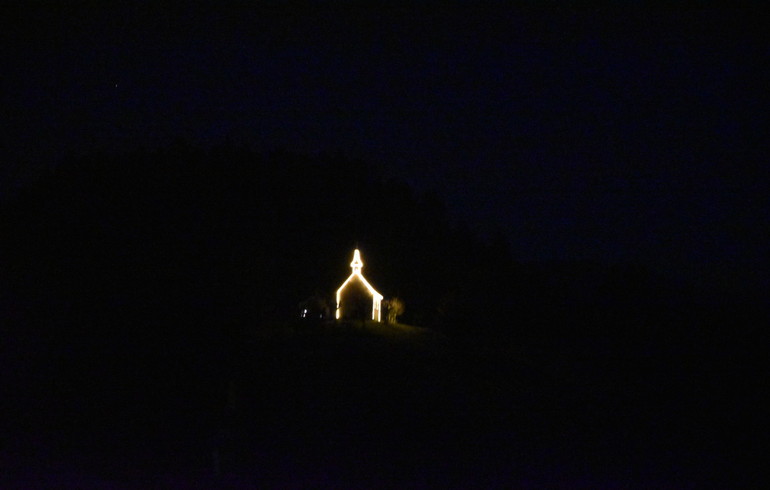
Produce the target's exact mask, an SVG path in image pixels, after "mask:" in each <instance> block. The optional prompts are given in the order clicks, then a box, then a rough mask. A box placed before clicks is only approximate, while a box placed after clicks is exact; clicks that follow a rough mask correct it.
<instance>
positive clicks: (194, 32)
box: [0, 6, 770, 270]
mask: <svg viewBox="0 0 770 490" xmlns="http://www.w3.org/2000/svg"><path fill="white" fill-rule="evenodd" d="M434 7H435V6H434ZM2 17H3V18H4V22H3V24H4V27H3V29H1V30H0V59H1V60H2V61H0V63H1V64H2V67H3V69H2V81H0V83H1V84H2V90H1V91H0V97H2V99H1V101H0V106H1V107H2V116H0V121H1V122H2V131H0V134H2V149H1V150H0V163H1V165H2V167H0V170H1V172H0V184H2V186H1V187H0V189H1V190H2V192H3V194H5V195H9V194H12V193H13V192H15V190H16V189H18V188H19V186H23V185H25V182H28V181H29V180H30V179H31V178H34V176H35V175H37V174H39V173H40V172H43V171H45V169H49V168H52V167H54V166H55V165H56V164H57V163H58V162H59V161H61V159H62V158H64V157H66V156H67V155H78V154H83V153H88V152H92V151H97V150H108V151H121V150H122V149H131V148H137V147H138V148H156V147H163V146H164V145H169V144H172V143H174V142H177V141H187V142H192V143H193V144H199V145H203V146H206V145H215V144H220V143H223V142H230V143H235V144H239V145H248V146H250V147H253V148H255V149H258V150H269V149H275V148H282V149H287V150H290V151H299V152H310V153H315V152H341V153H342V154H344V155H346V156H349V157H353V158H360V159H362V160H365V161H367V162H369V163H371V164H372V165H374V166H375V168H377V170H378V171H379V172H381V173H382V174H383V175H384V176H385V177H388V176H393V175H397V176H401V177H403V178H405V179H406V180H407V181H409V182H410V183H412V184H413V185H414V186H415V187H417V188H420V189H424V190H436V191H438V193H439V194H440V195H442V196H443V197H444V199H445V200H446V202H447V204H448V206H449V209H450V211H451V213H452V215H453V216H454V217H455V218H457V219H459V220H463V221H465V222H467V223H468V224H470V225H471V228H472V229H475V230H477V231H479V232H480V233H482V234H484V233H489V232H490V231H491V230H493V229H495V228H500V229H502V230H503V231H504V232H505V233H506V234H507V236H508V238H509V240H510V243H511V246H512V249H513V255H514V257H515V258H517V259H519V260H523V261H530V260H553V259H559V260H562V259H580V260H582V259H588V260H599V261H605V262H615V261H630V262H642V263H647V264H651V263H654V264H656V265H657V266H659V267H660V268H662V269H677V268H680V269H688V268H689V269H692V268H696V269H697V268H701V267H711V266H714V265H715V264H722V265H724V264H731V266H734V267H736V268H738V269H755V270H756V269H757V268H758V266H759V265H762V264H766V258H765V257H764V254H765V253H766V250H765V249H764V247H763V246H762V242H763V240H762V237H763V236H764V235H765V234H766V232H767V222H768V201H767V188H768V184H769V183H770V182H769V181H768V178H767V172H766V169H765V168H764V167H765V165H766V159H765V155H766V153H767V151H766V150H767V138H766V128H767V127H770V124H768V121H767V119H768V116H767V114H768V112H767V110H766V107H767V105H768V104H767V102H768V100H767V98H768V96H767V87H768V83H767V82H768V79H769V78H770V77H768V70H770V64H768V59H770V58H769V56H768V55H770V49H768V48H769V46H768V43H767V42H766V41H764V40H763V39H762V38H763V34H764V33H765V32H764V31H765V30H766V29H764V26H763V25H762V22H761V20H760V19H761V17H757V16H754V15H752V13H750V12H741V13H736V12H733V11H721V10H706V11H690V10H665V11H652V12H649V11H641V10H634V9H622V10H621V9H618V10H614V11H612V10H601V9H598V10H574V11H573V10H569V9H559V10H554V11H544V10H538V11H529V10H524V9H520V10H501V9H498V10H489V9H482V10H477V9H467V10H466V9H460V8H456V7H455V8H451V9H447V8H446V7H443V8H430V7H424V8H421V9H418V10H405V9H396V8H390V9H388V10H382V11H377V10H374V9H369V10H363V9H357V10H356V9H348V10H344V11H343V10H341V9H338V10H329V9H327V8H322V7H316V8H312V9H306V10H303V11H299V10H289V9H277V10H271V11H264V10H263V11H252V10H246V9H241V8H217V9H214V8H211V9H203V8H196V9H194V10H187V9H176V10H174V9H146V8H139V7H135V8H128V7H126V8H116V9H108V8H97V7H94V6H80V7H77V8H64V7H59V8H50V7H47V8H42V7H41V8H26V7H5V8H4V12H3V13H2ZM759 269H760V270H761V267H759Z"/></svg>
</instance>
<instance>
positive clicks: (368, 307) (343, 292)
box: [335, 249, 382, 322]
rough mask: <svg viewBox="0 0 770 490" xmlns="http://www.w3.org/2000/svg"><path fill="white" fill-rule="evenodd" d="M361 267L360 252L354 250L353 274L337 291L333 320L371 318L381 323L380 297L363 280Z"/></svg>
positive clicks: (351, 264) (367, 282)
mask: <svg viewBox="0 0 770 490" xmlns="http://www.w3.org/2000/svg"><path fill="white" fill-rule="evenodd" d="M363 267H364V263H363V262H362V261H361V252H359V251H358V249H356V250H355V251H354V252H353V262H351V263H350V268H351V269H353V272H352V273H351V274H350V277H348V278H347V280H346V281H345V282H343V283H342V286H340V288H339V289H338V290H337V310H336V313H335V318H337V319H338V320H340V319H361V318H371V319H372V320H374V321H377V322H379V321H381V317H382V295H381V294H380V293H378V292H377V291H376V290H375V289H374V288H373V287H372V285H371V284H369V281H367V280H366V279H364V276H363V274H361V269H363ZM370 312H371V313H370Z"/></svg>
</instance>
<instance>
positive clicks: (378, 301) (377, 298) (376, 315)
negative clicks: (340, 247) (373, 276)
mask: <svg viewBox="0 0 770 490" xmlns="http://www.w3.org/2000/svg"><path fill="white" fill-rule="evenodd" d="M363 267H364V263H363V262H362V261H361V252H359V251H358V249H356V250H355V251H354V252H353V262H351V263H350V268H351V269H353V273H352V274H350V277H348V278H347V279H346V280H345V282H343V283H342V286H340V288H339V289H338V290H337V311H336V313H335V317H336V318H337V319H338V320H339V319H340V317H341V316H342V312H341V310H340V298H341V297H342V290H343V289H345V286H347V285H348V284H349V283H350V281H352V280H353V279H354V278H355V279H358V280H359V281H361V282H362V283H363V284H364V286H366V289H367V290H368V291H369V293H370V294H371V295H372V320H375V321H378V322H379V321H380V319H381V316H382V308H381V305H382V298H383V296H382V295H381V294H380V293H378V292H377V291H376V290H375V289H374V288H373V287H372V285H371V284H369V281H367V280H366V279H364V276H363V275H362V274H361V269H363Z"/></svg>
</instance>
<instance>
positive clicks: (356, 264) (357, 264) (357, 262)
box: [350, 249, 364, 274]
mask: <svg viewBox="0 0 770 490" xmlns="http://www.w3.org/2000/svg"><path fill="white" fill-rule="evenodd" d="M350 267H351V268H352V269H353V274H361V269H363V267H364V263H363V262H361V252H359V251H358V249H356V250H355V251H354V252H353V262H351V263H350Z"/></svg>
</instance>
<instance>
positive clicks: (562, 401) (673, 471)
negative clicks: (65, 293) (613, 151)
mask: <svg viewBox="0 0 770 490" xmlns="http://www.w3.org/2000/svg"><path fill="white" fill-rule="evenodd" d="M180 346H181V347H180ZM101 347H104V346H103V345H102V346H100V348H101ZM112 347H113V348H114V352H112V353H104V352H102V353H99V354H98V355H97V354H95V353H93V352H91V353H90V355H91V360H90V361H89V360H88V359H87V358H84V357H82V354H83V353H82V352H81V353H79V354H78V356H81V357H77V356H75V355H74V354H73V357H72V358H71V362H72V363H73V364H71V365H69V367H67V366H68V364H67V353H61V352H60V353H59V355H60V356H62V357H60V358H59V359H58V360H56V359H54V360H52V361H51V362H52V366H57V367H56V370H57V372H46V371H45V370H38V372H36V373H32V374H30V373H26V374H25V375H24V376H22V375H21V374H20V375H19V376H17V377H16V378H14V379H16V382H17V383H22V382H23V383H27V386H28V387H29V389H23V387H22V386H18V385H17V386H11V388H13V389H15V390H16V393H17V395H18V396H17V397H16V398H6V400H5V404H6V406H7V407H8V408H9V409H10V413H11V414H12V415H13V416H14V417H12V420H13V423H10V424H7V426H6V427H4V429H5V431H6V435H8V436H10V437H8V439H7V441H10V442H9V444H7V445H6V446H5V447H4V448H3V451H4V452H3V454H2V462H3V471H2V474H3V476H2V486H3V487H17V488H30V487H58V486H65V487H77V488H103V487H110V488H139V487H141V488H146V487H152V486H160V487H192V488H202V487H252V486H259V487H263V488H264V487H281V488H286V487H293V488H296V487H314V488H318V487H346V488H349V487H360V488H381V487H399V488H410V487H412V488H417V487H419V488H423V487H442V488H446V487H457V488H463V487H464V488H469V487H476V488H478V487H543V486H546V487H565V488H626V487H655V488H661V487H672V488H682V487H702V486H717V487H718V486H722V485H727V486H730V487H736V486H744V485H748V484H750V482H751V481H752V478H753V476H754V475H753V474H751V473H750V472H746V471H745V470H744V469H745V468H746V466H747V465H746V463H747V462H748V461H749V460H750V458H751V457H752V456H751V454H750V451H749V447H750V444H749V441H748V440H746V441H741V440H739V438H737V437H735V434H737V433H738V432H739V429H740V427H739V426H741V424H743V423H745V422H746V421H740V420H735V419H734V416H735V414H738V413H740V412H741V410H742V408H743V404H747V403H750V401H747V400H739V399H733V400H730V399H729V398H730V397H731V395H730V393H729V392H728V391H725V390H724V389H721V388H720V390H716V389H714V388H715V387H716V386H720V387H721V386H723V385H724V381H725V379H724V378H723V377H724V376H725V375H726V373H729V372H731V371H729V370H727V369H725V368H726V366H720V365H719V362H718V359H719V356H712V357H711V358H710V360H709V364H711V366H710V367H707V366H703V365H702V361H699V360H698V359H695V358H687V357H682V356H668V357H666V356H661V355H658V356H657V357H648V358H641V357H640V358H637V359H619V358H617V357H613V355H611V354H606V355H604V356H603V357H602V356H597V355H596V353H593V354H592V356H590V357H585V358H583V359H581V358H580V355H579V354H578V353H577V351H576V350H575V349H573V350H572V351H571V355H570V357H567V356H566V355H565V356H560V355H558V354H557V353H556V351H553V350H552V351H550V353H548V352H547V351H541V352H539V353H538V352H537V351H536V350H533V349H530V350H523V349H517V348H515V347H510V346H508V347H503V346H494V347H493V346H490V345H485V346H483V345H480V344H478V345H474V343H473V342H472V341H471V340H465V341H463V342H458V341H450V340H448V339H447V338H445V337H443V336H440V335H438V334H433V333H432V332H430V331H426V330H422V329H406V330H403V331H401V332H400V333H399V334H398V335H390V334H382V333H378V332H377V331H376V330H372V328H371V326H370V327H366V328H364V327H361V326H360V325H347V326H332V325H320V324H318V325H295V326H292V327H286V328H280V329H271V330H258V331H256V333H254V332H250V333H248V334H244V335H241V336H235V337H233V339H232V341H231V342H228V343H221V344H216V343H214V344H209V345H206V346H205V349H203V351H201V352H194V349H195V348H201V347H203V346H202V345H187V344H184V343H169V344H167V346H166V347H167V348H164V347H163V346H161V347H159V348H157V349H155V350H153V351H147V350H145V349H139V348H127V347H126V346H119V345H115V346H112ZM179 348H185V349H190V352H186V353H185V354H184V355H182V354H180V353H179V352H175V351H174V349H179ZM212 352H217V353H218V354H216V355H214V354H212ZM126 353H130V354H131V355H132V356H135V355H136V356H138V357H137V358H132V359H129V358H125V357H122V356H124V355H127V354H126ZM75 360H77V361H75ZM30 362H31V361H30ZM18 365H20V366H24V365H25V364H24V363H23V362H21V363H20V364H18ZM26 365H27V366H31V365H33V364H29V363H28V364H26ZM51 369H53V368H51ZM732 372H733V373H734V372H735V371H734V370H733V371H732ZM33 375H34V376H38V377H43V378H45V377H46V376H48V377H49V379H48V380H46V379H32V378H31V377H30V376H33ZM9 400H10V401H9ZM741 447H743V450H741Z"/></svg>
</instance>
